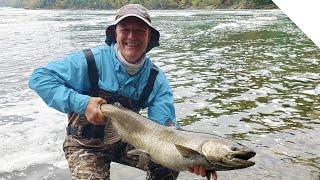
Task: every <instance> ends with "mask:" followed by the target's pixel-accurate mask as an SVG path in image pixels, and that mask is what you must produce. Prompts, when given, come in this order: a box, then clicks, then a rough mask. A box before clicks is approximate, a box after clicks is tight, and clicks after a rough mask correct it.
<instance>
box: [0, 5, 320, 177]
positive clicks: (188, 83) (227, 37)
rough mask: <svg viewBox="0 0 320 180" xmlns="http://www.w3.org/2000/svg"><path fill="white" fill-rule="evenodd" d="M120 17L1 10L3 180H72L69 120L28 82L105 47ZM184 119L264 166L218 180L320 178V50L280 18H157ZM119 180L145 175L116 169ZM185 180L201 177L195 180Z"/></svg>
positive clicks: (174, 14)
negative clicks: (47, 68)
mask: <svg viewBox="0 0 320 180" xmlns="http://www.w3.org/2000/svg"><path fill="white" fill-rule="evenodd" d="M114 15H115V11H89V10H24V9H11V8H0V44H1V49H0V55H1V59H0V95H1V96H0V155H1V158H0V179H69V178H70V174H69V172H68V169H67V164H66V161H65V159H64V155H63V152H62V142H63V138H64V136H65V129H64V128H65V126H66V124H67V120H66V115H64V114H62V113H59V112H57V111H55V110H53V109H51V108H48V107H47V106H46V105H45V104H44V103H43V102H42V100H41V99H40V98H39V97H38V96H37V95H36V94H35V93H34V92H32V91H31V90H30V89H29V88H28V85H27V80H28V77H29V76H30V74H31V73H32V71H33V69H34V68H36V67H38V66H42V65H45V64H47V63H48V62H49V61H51V60H54V59H57V58H60V57H63V56H65V55H67V54H68V53H70V52H71V51H73V50H78V49H85V48H88V47H94V46H96V45H98V44H103V43H104V38H105V36H104V29H105V28H106V26H108V25H109V24H110V23H111V22H112V20H113V19H114ZM151 16H152V20H153V23H154V25H155V27H156V28H158V30H159V31H160V32H161V46H160V47H157V48H155V49H153V50H152V51H151V52H150V53H149V55H150V56H151V57H152V59H153V60H154V62H155V64H157V65H158V66H160V67H161V68H162V69H163V70H164V71H165V72H166V73H167V75H168V78H169V79H170V82H171V85H172V88H173V91H174V95H175V100H176V112H177V118H178V121H179V122H180V124H181V125H183V126H184V127H185V128H187V129H192V130H195V131H201V132H208V133H214V134H218V135H222V136H225V137H228V138H231V139H234V140H236V141H238V142H241V143H243V144H245V145H247V146H249V147H250V148H252V149H254V150H255V151H256V152H257V155H256V157H254V161H255V162H256V165H255V166H253V167H250V168H247V169H243V170H235V171H226V172H218V176H219V179H285V180H286V179H288V180H291V179H299V180H300V179H301V180H306V179H310V180H311V179H316V180H317V179H319V176H320V139H319V136H320V68H319V67H320V51H319V48H318V47H316V46H315V44H314V43H313V42H312V41H311V40H310V39H309V38H308V37H306V35H305V34H304V33H303V32H302V31H301V30H300V29H298V28H297V26H296V25H295V24H294V23H293V22H292V21H291V20H290V19H289V18H288V17H287V16H286V15H285V14H283V13H282V12H281V11H280V10H234V11H229V10H220V11H202V10H201V11H196V10H195V11H182V10H178V11H177V10H175V11H151ZM111 171H112V178H113V179H130V180H132V179H144V173H143V172H141V171H139V170H135V169H133V168H128V167H125V166H121V165H118V164H112V169H111ZM179 179H201V178H199V177H198V176H195V175H192V174H191V173H188V172H183V173H181V176H180V177H179Z"/></svg>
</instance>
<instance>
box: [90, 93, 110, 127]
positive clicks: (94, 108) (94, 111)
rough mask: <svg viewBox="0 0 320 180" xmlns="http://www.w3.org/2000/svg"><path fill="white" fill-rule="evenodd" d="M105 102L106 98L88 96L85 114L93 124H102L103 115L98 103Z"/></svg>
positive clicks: (103, 122)
mask: <svg viewBox="0 0 320 180" xmlns="http://www.w3.org/2000/svg"><path fill="white" fill-rule="evenodd" d="M104 103H107V101H106V100H104V99H102V98H100V97H90V99H89V102H88V105H87V107H86V112H85V116H86V118H87V120H88V121H89V122H90V123H92V124H93V125H104V124H105V121H104V116H103V114H102V112H101V110H100V105H101V104H104Z"/></svg>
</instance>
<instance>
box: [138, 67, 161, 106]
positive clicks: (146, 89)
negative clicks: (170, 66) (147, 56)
mask: <svg viewBox="0 0 320 180" xmlns="http://www.w3.org/2000/svg"><path fill="white" fill-rule="evenodd" d="M158 73H159V70H158V67H157V66H155V65H154V64H153V66H152V68H151V69H150V74H149V78H148V81H147V84H146V86H145V87H144V89H143V91H142V93H141V96H140V98H139V101H138V106H140V108H141V107H143V106H144V105H145V103H146V102H147V101H148V98H149V96H150V94H151V92H152V90H153V85H154V82H155V81H156V78H157V75H158Z"/></svg>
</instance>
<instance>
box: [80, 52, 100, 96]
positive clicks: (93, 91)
mask: <svg viewBox="0 0 320 180" xmlns="http://www.w3.org/2000/svg"><path fill="white" fill-rule="evenodd" d="M83 52H84V55H85V56H86V60H87V64H88V76H89V81H90V95H91V96H94V97H98V96H99V86H98V82H99V74H98V69H97V66H96V62H95V60H94V56H93V54H92V51H91V49H85V50H83Z"/></svg>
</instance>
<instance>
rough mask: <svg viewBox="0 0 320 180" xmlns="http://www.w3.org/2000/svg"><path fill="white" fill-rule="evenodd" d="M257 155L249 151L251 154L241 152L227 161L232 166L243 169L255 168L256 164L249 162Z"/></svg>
mask: <svg viewBox="0 0 320 180" xmlns="http://www.w3.org/2000/svg"><path fill="white" fill-rule="evenodd" d="M255 155H256V153H255V152H253V151H249V152H240V153H237V154H233V155H231V156H230V157H229V158H228V160H227V161H229V162H230V163H231V164H234V165H237V166H241V167H243V168H244V167H249V166H253V165H254V164H255V162H253V161H249V159H251V158H252V157H254V156H255Z"/></svg>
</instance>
